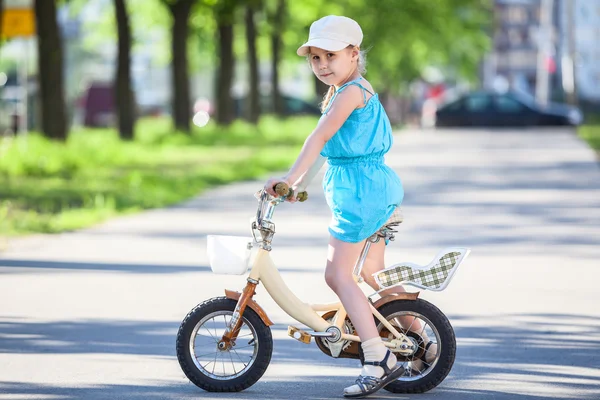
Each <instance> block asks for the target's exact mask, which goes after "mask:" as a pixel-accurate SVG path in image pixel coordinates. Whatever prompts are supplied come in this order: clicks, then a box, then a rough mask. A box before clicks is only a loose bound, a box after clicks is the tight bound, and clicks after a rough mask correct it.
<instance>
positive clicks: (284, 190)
mask: <svg viewBox="0 0 600 400" xmlns="http://www.w3.org/2000/svg"><path fill="white" fill-rule="evenodd" d="M273 189H274V190H275V193H277V194H278V195H279V196H283V197H285V196H287V195H288V193H289V192H290V187H289V186H288V184H287V183H285V182H279V183H278V184H277V185H275V186H274V187H273Z"/></svg>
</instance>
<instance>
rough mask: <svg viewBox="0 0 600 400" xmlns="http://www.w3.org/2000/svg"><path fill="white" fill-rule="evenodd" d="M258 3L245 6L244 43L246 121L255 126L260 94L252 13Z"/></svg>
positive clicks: (258, 114) (257, 117) (254, 26)
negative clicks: (246, 97)
mask: <svg viewBox="0 0 600 400" xmlns="http://www.w3.org/2000/svg"><path fill="white" fill-rule="evenodd" d="M257 3H258V2H256V1H250V2H249V4H248V5H247V6H246V21H245V22H246V24H245V25H246V42H247V46H248V51H247V55H248V66H249V72H250V76H249V78H250V79H249V81H250V92H249V95H248V107H247V110H246V112H247V118H248V121H250V122H252V123H253V124H256V123H257V122H258V119H259V117H260V93H259V87H258V86H259V75H258V55H257V54H256V24H255V23H254V12H255V9H256V8H257V5H258V4H257Z"/></svg>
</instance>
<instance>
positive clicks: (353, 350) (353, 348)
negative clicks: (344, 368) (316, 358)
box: [315, 311, 360, 359]
mask: <svg viewBox="0 0 600 400" xmlns="http://www.w3.org/2000/svg"><path fill="white" fill-rule="evenodd" d="M336 312H337V311H328V312H326V313H325V314H323V316H322V318H323V319H324V320H326V321H328V322H331V321H332V320H333V317H334V316H335V314H336ZM344 327H345V328H347V329H348V330H350V332H349V333H350V334H351V335H356V331H355V330H354V325H352V322H351V321H350V319H349V318H348V317H346V320H345V321H344ZM343 342H344V344H343V345H342V351H341V352H340V355H339V356H338V357H335V358H354V359H359V358H360V357H359V355H358V342H353V341H350V340H344V341H343ZM315 343H316V344H317V347H318V348H319V349H320V350H321V351H322V352H323V353H325V354H327V355H328V356H329V357H333V355H332V354H331V349H330V348H329V342H328V341H327V339H326V338H322V337H315Z"/></svg>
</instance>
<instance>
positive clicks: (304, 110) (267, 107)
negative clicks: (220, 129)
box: [235, 95, 321, 117]
mask: <svg viewBox="0 0 600 400" xmlns="http://www.w3.org/2000/svg"><path fill="white" fill-rule="evenodd" d="M281 100H282V102H283V112H284V114H285V115H302V114H308V115H319V116H320V115H321V109H320V108H319V106H318V104H317V102H315V103H314V104H313V103H309V102H307V101H305V100H302V99H300V98H298V97H291V96H287V95H281ZM246 101H247V98H241V99H235V114H236V116H237V117H241V116H242V115H243V113H244V107H245V106H246ZM260 105H261V109H262V112H263V113H272V112H274V110H273V101H272V99H271V97H270V96H261V97H260Z"/></svg>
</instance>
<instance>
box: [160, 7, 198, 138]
mask: <svg viewBox="0 0 600 400" xmlns="http://www.w3.org/2000/svg"><path fill="white" fill-rule="evenodd" d="M194 2H195V0H178V1H177V2H175V3H166V4H167V5H168V7H169V10H170V11H171V15H172V16H173V25H172V27H171V31H172V37H171V51H172V54H173V67H172V86H173V92H172V93H173V94H172V108H173V124H174V125H175V128H176V129H177V130H180V131H183V132H186V133H189V132H190V119H191V108H192V107H191V100H190V88H189V84H190V83H189V73H188V57H187V39H188V33H189V18H190V13H191V10H192V5H193V4H194Z"/></svg>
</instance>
